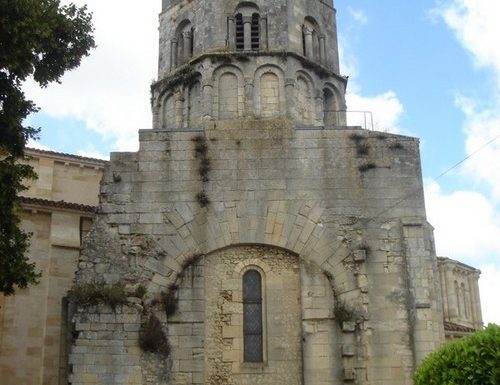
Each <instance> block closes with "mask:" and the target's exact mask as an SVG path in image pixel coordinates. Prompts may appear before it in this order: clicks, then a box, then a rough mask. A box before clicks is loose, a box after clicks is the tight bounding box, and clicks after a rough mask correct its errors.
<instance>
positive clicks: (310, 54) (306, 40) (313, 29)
mask: <svg viewBox="0 0 500 385" xmlns="http://www.w3.org/2000/svg"><path fill="white" fill-rule="evenodd" d="M302 52H303V55H304V56H306V57H307V58H309V59H311V60H314V61H317V62H319V63H325V62H326V44H325V35H324V34H323V33H322V31H321V28H320V26H319V24H318V22H317V21H316V19H315V18H314V17H312V16H306V17H305V18H304V22H303V24H302Z"/></svg>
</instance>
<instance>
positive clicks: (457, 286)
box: [438, 257, 483, 340]
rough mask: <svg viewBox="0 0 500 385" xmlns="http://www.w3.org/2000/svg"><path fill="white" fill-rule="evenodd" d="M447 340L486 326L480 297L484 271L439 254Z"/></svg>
mask: <svg viewBox="0 0 500 385" xmlns="http://www.w3.org/2000/svg"><path fill="white" fill-rule="evenodd" d="M438 269H439V282H440V283H441V293H442V295H443V312H444V331H445V336H446V339H447V340H453V339H456V338H461V337H463V336H466V335H468V334H470V333H472V332H474V331H476V330H480V329H481V328H482V327H483V319H482V315H481V302H480V299H479V284H478V281H479V275H480V274H481V271H479V270H477V269H475V268H473V267H471V266H467V265H466V264H464V263H461V262H458V261H454V260H453V259H450V258H443V257H438Z"/></svg>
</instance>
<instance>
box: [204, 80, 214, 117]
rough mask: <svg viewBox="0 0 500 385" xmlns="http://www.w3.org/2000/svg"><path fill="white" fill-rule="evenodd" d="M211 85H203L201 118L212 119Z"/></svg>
mask: <svg viewBox="0 0 500 385" xmlns="http://www.w3.org/2000/svg"><path fill="white" fill-rule="evenodd" d="M213 88H214V87H213V84H211V83H205V84H203V95H202V97H203V103H202V105H203V118H204V119H205V118H206V119H211V118H212V117H213V112H212V107H213V103H214V101H213Z"/></svg>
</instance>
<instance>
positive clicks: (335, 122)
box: [323, 110, 373, 131]
mask: <svg viewBox="0 0 500 385" xmlns="http://www.w3.org/2000/svg"><path fill="white" fill-rule="evenodd" d="M324 114H325V115H324V119H323V121H324V123H325V128H327V129H328V128H334V127H347V126H349V127H353V126H355V127H361V128H363V129H365V130H370V131H372V130H373V114H372V112H371V111H337V110H325V112H324Z"/></svg>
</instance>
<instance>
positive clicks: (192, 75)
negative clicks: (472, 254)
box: [70, 0, 444, 385]
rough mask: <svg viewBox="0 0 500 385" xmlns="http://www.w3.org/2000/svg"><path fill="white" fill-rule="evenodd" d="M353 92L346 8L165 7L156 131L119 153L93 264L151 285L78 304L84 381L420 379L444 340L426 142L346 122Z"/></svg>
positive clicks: (89, 260) (113, 277)
mask: <svg viewBox="0 0 500 385" xmlns="http://www.w3.org/2000/svg"><path fill="white" fill-rule="evenodd" d="M345 87H346V78H344V77H342V76H340V75H339V68H338V50H337V41H336V28H335V11H334V9H333V7H332V5H331V4H330V3H328V2H324V1H320V0H307V1H304V0H296V1H293V2H290V1H286V2H285V1H281V0H275V1H273V2H264V1H258V2H255V3H250V2H241V3H240V2H237V1H213V0H212V1H203V0H199V1H164V8H163V12H162V13H161V15H160V62H159V79H158V81H157V82H156V83H155V84H153V86H152V107H153V129H151V130H141V131H140V133H139V136H140V149H139V151H138V152H137V153H113V154H111V161H110V164H109V167H108V168H107V170H106V172H105V174H104V178H103V183H102V186H101V204H100V207H99V213H98V215H97V218H96V221H95V224H94V227H93V230H92V234H91V237H90V238H89V241H88V243H87V244H86V247H85V249H84V250H83V253H82V256H81V258H80V263H79V271H78V273H77V285H80V286H81V285H85V284H89V283H96V282H97V283H104V284H106V285H116V284H117V283H121V284H123V285H125V287H126V289H127V290H128V292H129V293H135V292H137V288H139V287H145V288H147V293H146V294H145V295H144V296H135V297H134V295H133V294H130V295H131V298H130V300H129V302H130V303H129V305H124V306H118V307H116V308H115V309H114V310H113V309H110V308H108V307H106V305H98V306H97V307H95V306H94V307H80V308H79V309H78V310H77V312H76V313H75V315H74V321H75V323H74V328H75V329H74V333H73V335H74V336H76V338H75V340H74V343H73V346H72V353H71V355H70V364H71V366H72V369H73V370H72V374H71V375H70V382H71V383H72V384H73V385H83V384H85V385H91V384H95V385H97V384H131V383H133V384H140V383H142V384H214V385H215V384H235V385H236V384H237V385H240V384H241V385H244V384H253V383H261V384H285V383H287V384H288V383H290V384H297V385H298V384H304V385H313V384H317V385H323V384H324V385H326V384H331V383H337V384H341V383H357V384H373V385H376V384H380V385H381V384H384V385H390V384H394V385H395V384H398V385H399V384H410V383H411V373H412V371H413V370H414V368H415V365H416V364H417V363H418V362H419V361H420V360H421V359H422V358H423V357H424V356H425V355H426V354H427V353H429V352H430V351H432V350H434V349H435V348H436V347H437V346H438V345H439V344H440V343H441V342H442V341H443V340H444V330H443V322H442V320H443V312H442V302H441V295H440V287H439V275H438V272H437V264H436V256H435V252H434V245H433V237H432V228H431V227H430V226H429V225H428V223H427V221H426V217H425V207H424V198H423V188H422V178H421V173H420V157H419V151H418V141H417V140H416V139H414V138H409V137H404V136H399V135H391V134H386V133H381V132H371V131H366V130H362V129H360V128H359V127H347V126H346V121H345V100H344V93H345ZM248 269H250V270H252V271H254V272H257V273H256V274H257V275H258V276H259V277H260V278H259V279H260V280H261V281H262V282H261V289H262V293H261V294H259V299H258V301H260V302H258V304H257V305H246V303H247V302H245V301H246V300H245V299H244V298H243V297H244V296H245V295H244V294H242V290H243V291H244V290H245V289H244V288H245V287H246V286H245V284H244V278H243V276H244V273H245V271H247V270H248ZM259 282H260V281H259ZM242 288H243V289H242ZM138 297H141V298H138ZM162 301H163V302H164V303H166V304H169V305H168V306H171V307H172V306H173V305H172V304H173V303H175V301H178V302H177V303H178V308H177V309H172V308H170V309H169V308H168V306H166V307H165V310H162V307H161V306H159V303H161V302H162ZM246 306H247V307H246ZM251 306H257V307H258V308H259V309H261V310H260V313H259V314H260V315H259V317H260V318H259V320H260V321H259V322H261V323H262V326H260V324H259V327H258V328H259V331H258V335H257V337H255V336H254V335H253V334H252V335H250V334H248V333H249V332H248V330H247V326H246V325H249V322H250V321H245V320H246V319H247V318H246V317H247V316H248V314H247V313H245V311H247V310H244V309H250V308H251V309H255V307H251ZM252 311H253V310H252ZM245 314H247V315H245ZM248 317H249V316H248ZM153 318H154V319H156V320H157V321H155V322H157V323H156V325H157V326H156V328H157V329H158V330H157V331H158V332H159V334H158V336H159V337H158V340H162V341H163V340H164V339H165V340H166V339H167V338H168V341H169V349H164V350H163V353H162V354H160V353H159V352H158V353H150V352H142V351H141V350H140V349H139V344H142V343H143V342H140V341H142V339H143V336H144V335H145V334H146V329H147V325H149V324H151V322H150V321H148V320H151V319H153ZM148 322H149V323H148ZM160 330H161V331H160ZM255 338H257V339H255ZM245 341H246V342H245ZM249 341H259V342H258V344H259V345H258V346H259V347H258V350H259V352H258V354H257V357H258V358H257V359H253V358H252V359H248V358H246V357H247V356H246V354H247V350H248V349H249V346H250V345H248V344H250V342H249ZM252 343H253V342H252ZM252 346H253V345H252ZM143 347H144V346H143ZM146 350H151V349H146ZM105 357H106V359H105Z"/></svg>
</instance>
